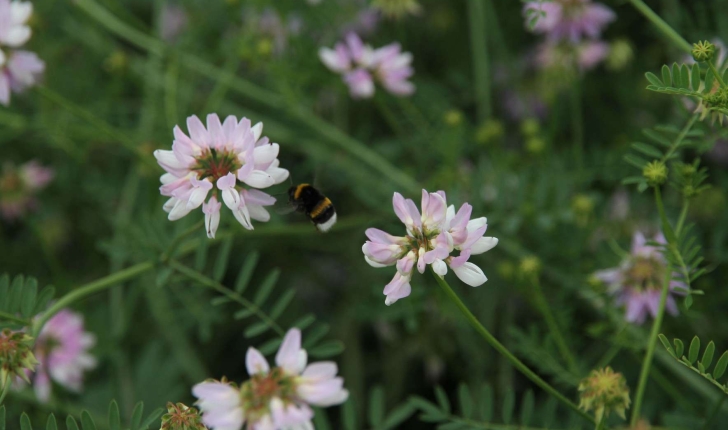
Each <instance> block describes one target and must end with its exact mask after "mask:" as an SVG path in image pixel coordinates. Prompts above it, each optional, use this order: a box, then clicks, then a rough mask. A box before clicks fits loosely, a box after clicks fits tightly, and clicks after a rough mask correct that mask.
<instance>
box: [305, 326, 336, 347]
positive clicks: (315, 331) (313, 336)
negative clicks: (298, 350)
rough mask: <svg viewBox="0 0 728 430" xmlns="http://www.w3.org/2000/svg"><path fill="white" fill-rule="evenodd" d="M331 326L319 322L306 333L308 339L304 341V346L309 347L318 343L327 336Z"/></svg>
mask: <svg viewBox="0 0 728 430" xmlns="http://www.w3.org/2000/svg"><path fill="white" fill-rule="evenodd" d="M330 328H331V327H330V326H329V325H328V324H325V323H321V324H317V325H315V326H314V327H313V328H311V330H309V331H308V332H307V333H306V340H305V341H304V342H303V348H304V349H308V348H309V347H310V346H313V345H316V343H317V342H318V341H319V340H321V339H323V338H324V336H326V333H328V332H329V330H330Z"/></svg>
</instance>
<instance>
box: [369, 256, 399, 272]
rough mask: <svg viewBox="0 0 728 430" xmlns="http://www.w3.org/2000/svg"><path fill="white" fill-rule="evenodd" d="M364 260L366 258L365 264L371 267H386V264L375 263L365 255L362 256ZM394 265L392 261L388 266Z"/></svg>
mask: <svg viewBox="0 0 728 430" xmlns="http://www.w3.org/2000/svg"><path fill="white" fill-rule="evenodd" d="M364 260H366V262H367V264H369V265H370V266H372V267H376V268H377V269H379V268H380V267H388V266H387V265H386V264H381V263H377V262H376V261H373V260H370V259H369V257H367V256H366V255H365V256H364ZM392 265H394V263H392V264H390V265H389V266H392Z"/></svg>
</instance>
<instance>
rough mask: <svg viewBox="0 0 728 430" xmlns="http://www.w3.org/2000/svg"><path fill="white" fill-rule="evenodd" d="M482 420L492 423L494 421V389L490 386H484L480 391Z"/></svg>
mask: <svg viewBox="0 0 728 430" xmlns="http://www.w3.org/2000/svg"><path fill="white" fill-rule="evenodd" d="M479 397H480V398H479V400H480V407H479V408H478V409H479V410H480V418H482V419H483V421H486V422H490V421H491V420H492V419H493V388H492V387H491V386H490V384H484V385H483V387H482V388H481V389H480V396H479Z"/></svg>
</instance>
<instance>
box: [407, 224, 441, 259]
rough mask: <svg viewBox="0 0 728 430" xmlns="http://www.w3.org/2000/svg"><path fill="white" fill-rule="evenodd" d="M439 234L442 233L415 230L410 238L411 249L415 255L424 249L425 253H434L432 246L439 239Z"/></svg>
mask: <svg viewBox="0 0 728 430" xmlns="http://www.w3.org/2000/svg"><path fill="white" fill-rule="evenodd" d="M438 234H440V232H439V231H436V230H434V231H428V230H427V229H423V230H420V229H417V228H415V229H413V231H412V235H411V236H408V239H409V244H410V249H412V250H413V251H414V252H415V253H416V252H418V251H419V250H420V249H424V250H425V251H432V250H433V249H434V247H433V246H432V241H433V240H434V239H435V238H436V237H437V235H438ZM405 254H406V252H405Z"/></svg>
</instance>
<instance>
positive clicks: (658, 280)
mask: <svg viewBox="0 0 728 430" xmlns="http://www.w3.org/2000/svg"><path fill="white" fill-rule="evenodd" d="M654 241H655V242H657V243H660V244H664V243H666V242H665V237H664V236H663V235H662V234H658V235H656V236H655V237H654ZM665 270H667V262H666V260H665V257H664V256H663V255H662V253H661V251H660V249H659V248H656V247H653V246H650V245H648V244H647V239H646V238H645V236H644V235H643V234H642V233H640V232H636V233H635V234H634V237H633V239H632V248H631V250H630V256H629V257H628V258H625V259H624V260H623V261H622V263H621V264H620V265H619V266H618V267H614V268H611V269H605V270H600V271H597V272H596V273H595V274H594V276H595V277H596V278H597V279H598V280H600V281H602V282H604V283H605V284H607V286H608V288H609V290H608V291H609V292H610V294H612V295H614V296H615V298H616V303H617V305H624V306H625V309H626V313H625V319H626V320H627V321H628V322H631V323H636V324H642V323H643V322H645V319H646V318H647V315H651V316H652V317H653V318H654V317H655V316H657V311H658V309H659V305H660V294H661V290H662V283H663V282H664V279H665ZM673 278H674V276H673ZM669 288H670V294H669V295H668V296H667V302H666V309H667V311H668V312H669V313H670V314H672V315H677V313H678V309H677V303H676V302H675V298H674V295H675V294H677V292H676V291H675V290H676V289H687V285H686V284H685V283H683V282H681V281H678V280H675V279H673V280H671V281H670V286H669Z"/></svg>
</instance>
